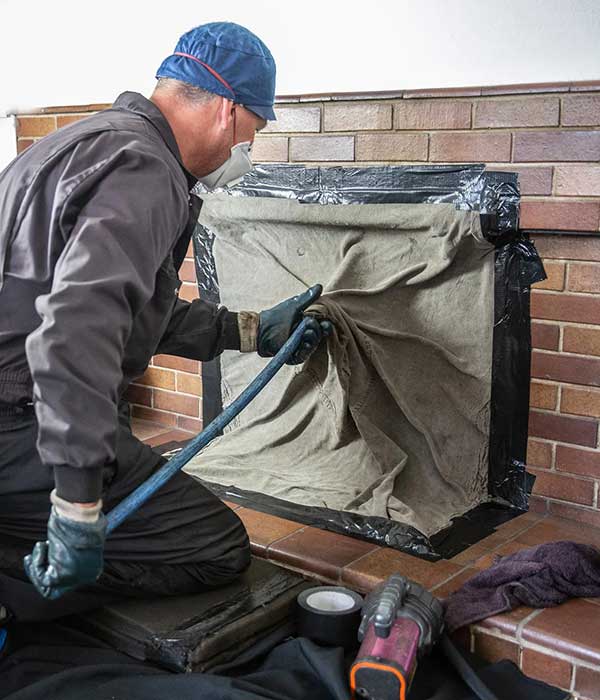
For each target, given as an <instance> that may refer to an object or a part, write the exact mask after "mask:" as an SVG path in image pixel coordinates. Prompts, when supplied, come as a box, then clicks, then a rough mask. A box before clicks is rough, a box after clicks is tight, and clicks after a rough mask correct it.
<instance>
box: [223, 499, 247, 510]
mask: <svg viewBox="0 0 600 700" xmlns="http://www.w3.org/2000/svg"><path fill="white" fill-rule="evenodd" d="M221 500H222V501H223V503H224V504H225V505H226V506H227V507H228V508H231V510H237V509H238V508H241V507H242V506H240V504H239V503H232V501H226V500H225V499H224V498H222V499H221Z"/></svg>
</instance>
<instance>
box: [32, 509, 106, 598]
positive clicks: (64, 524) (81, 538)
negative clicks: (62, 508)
mask: <svg viewBox="0 0 600 700" xmlns="http://www.w3.org/2000/svg"><path fill="white" fill-rule="evenodd" d="M105 533H106V518H105V517H104V515H103V514H102V513H100V514H99V516H98V520H96V522H93V523H86V522H79V521H77V520H71V519H69V518H65V517H64V516H61V515H59V513H58V512H57V510H56V508H55V507H53V508H52V511H51V512H50V519H49V520H48V539H47V541H46V542H38V543H37V544H36V545H35V547H34V548H33V552H32V553H31V554H29V555H28V556H26V557H25V559H24V564H25V571H26V572H27V575H28V576H29V578H30V579H31V581H32V583H33V585H34V586H35V587H36V589H37V591H38V592H39V593H41V595H43V596H44V598H50V599H51V600H54V599H55V598H59V597H60V596H61V595H63V593H66V592H67V591H70V590H73V589H74V588H77V586H82V585H85V584H87V583H94V581H95V580H96V579H97V578H98V576H100V574H101V573H102V564H103V561H102V553H103V550H104V539H105Z"/></svg>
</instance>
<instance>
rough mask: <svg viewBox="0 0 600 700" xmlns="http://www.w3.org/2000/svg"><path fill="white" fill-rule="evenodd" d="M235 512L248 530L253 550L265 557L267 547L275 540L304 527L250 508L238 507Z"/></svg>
mask: <svg viewBox="0 0 600 700" xmlns="http://www.w3.org/2000/svg"><path fill="white" fill-rule="evenodd" d="M235 512H236V513H237V515H238V516H239V517H240V519H241V521H242V522H243V523H244V525H245V526H246V530H248V536H249V537H250V545H251V548H252V552H253V553H254V554H257V555H259V556H263V557H264V556H266V553H267V547H268V546H269V545H270V544H272V543H273V542H275V540H279V539H281V538H282V537H287V535H291V534H292V532H295V531H296V530H300V528H302V525H301V524H300V523H295V522H293V521H292V520H284V519H283V518H277V517H276V516H274V515H269V514H268V513H261V512H259V511H258V510H250V508H238V509H237V510H236V511H235Z"/></svg>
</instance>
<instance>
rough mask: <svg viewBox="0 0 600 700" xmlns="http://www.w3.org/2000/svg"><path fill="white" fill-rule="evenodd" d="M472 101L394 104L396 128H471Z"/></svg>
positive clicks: (405, 102)
mask: <svg viewBox="0 0 600 700" xmlns="http://www.w3.org/2000/svg"><path fill="white" fill-rule="evenodd" d="M470 127H471V103H470V102H464V101H460V102H459V101H456V100H418V101H412V100H411V101H404V102H397V103H396V104H395V105H394V129H416V130H421V129H469V128H470Z"/></svg>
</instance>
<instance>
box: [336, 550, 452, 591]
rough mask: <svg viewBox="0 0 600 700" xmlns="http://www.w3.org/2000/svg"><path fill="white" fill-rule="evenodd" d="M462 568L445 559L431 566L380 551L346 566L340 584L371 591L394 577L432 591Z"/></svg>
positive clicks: (427, 563)
mask: <svg viewBox="0 0 600 700" xmlns="http://www.w3.org/2000/svg"><path fill="white" fill-rule="evenodd" d="M462 568H463V567H461V566H457V565H456V564H452V563H451V562H449V561H446V560H445V559H441V560H440V561H436V562H430V561H425V560H423V559H417V557H413V556H410V555H409V554H404V553H403V552H397V551H396V550H394V549H388V548H387V547H380V548H379V549H377V550H375V551H374V552H371V554H367V555H366V556H365V557H363V558H362V559H359V560H358V561H356V562H354V563H353V564H350V565H349V566H346V567H345V568H344V569H343V570H342V581H343V582H344V583H347V584H348V585H349V586H350V587H354V588H358V589H359V590H362V591H370V590H371V589H372V588H374V587H375V586H376V585H377V584H378V583H380V582H381V581H384V580H385V579H386V578H387V577H388V576H390V575H391V574H396V573H397V574H402V575H403V576H406V577H407V578H409V579H412V580H413V581H416V582H417V583H420V584H421V585H423V586H425V587H426V588H431V587H433V586H435V585H436V584H439V583H442V582H443V581H445V580H446V579H448V578H450V576H452V575H453V574H457V573H458V572H459V571H461V569H462Z"/></svg>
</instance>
